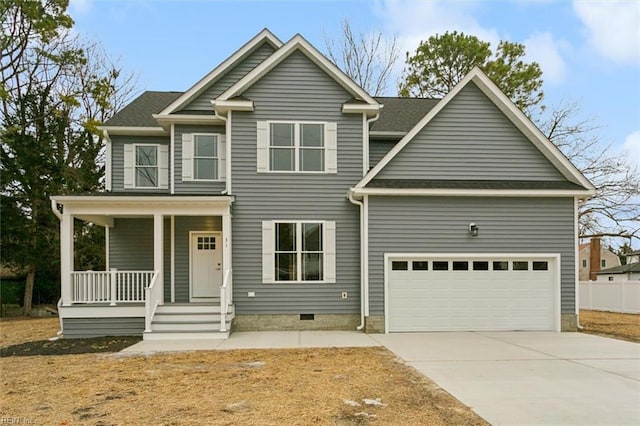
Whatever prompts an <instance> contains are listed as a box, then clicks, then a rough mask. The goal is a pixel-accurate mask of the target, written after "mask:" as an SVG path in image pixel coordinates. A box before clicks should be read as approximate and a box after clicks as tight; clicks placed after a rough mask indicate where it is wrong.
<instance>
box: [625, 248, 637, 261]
mask: <svg viewBox="0 0 640 426" xmlns="http://www.w3.org/2000/svg"><path fill="white" fill-rule="evenodd" d="M625 258H626V260H627V264H630V263H638V262H640V250H636V251H632V252H631V253H627V255H626V256H625Z"/></svg>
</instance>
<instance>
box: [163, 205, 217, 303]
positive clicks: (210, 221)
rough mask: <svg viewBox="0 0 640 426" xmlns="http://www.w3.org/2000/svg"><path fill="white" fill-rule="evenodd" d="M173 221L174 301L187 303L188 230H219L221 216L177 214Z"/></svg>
mask: <svg viewBox="0 0 640 426" xmlns="http://www.w3.org/2000/svg"><path fill="white" fill-rule="evenodd" d="M175 222H176V223H175V227H176V228H175V230H176V235H175V250H176V252H175V261H176V265H175V267H176V274H175V289H176V290H175V291H176V302H177V303H187V302H189V231H221V230H222V218H220V217H215V216H210V217H202V216H192V217H190V216H184V217H183V216H178V217H176V218H175ZM169 288H171V287H169Z"/></svg>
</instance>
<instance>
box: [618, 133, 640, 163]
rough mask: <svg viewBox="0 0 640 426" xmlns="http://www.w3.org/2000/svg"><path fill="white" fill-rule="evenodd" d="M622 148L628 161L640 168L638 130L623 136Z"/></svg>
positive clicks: (639, 138)
mask: <svg viewBox="0 0 640 426" xmlns="http://www.w3.org/2000/svg"><path fill="white" fill-rule="evenodd" d="M622 148H623V150H624V151H625V152H626V155H627V158H628V159H629V161H630V162H631V163H632V164H635V165H636V166H638V169H640V130H638V131H635V132H633V133H631V134H629V135H628V136H627V137H626V138H625V140H624V145H623V146H622Z"/></svg>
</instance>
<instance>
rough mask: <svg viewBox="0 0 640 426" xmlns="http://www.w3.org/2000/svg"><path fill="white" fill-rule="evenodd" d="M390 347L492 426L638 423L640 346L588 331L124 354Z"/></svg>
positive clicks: (269, 339) (277, 338)
mask: <svg viewBox="0 0 640 426" xmlns="http://www.w3.org/2000/svg"><path fill="white" fill-rule="evenodd" d="M381 345H383V346H385V347H386V348H387V349H389V350H390V351H392V352H394V353H395V354H396V355H397V356H398V357H400V358H401V359H402V360H404V361H405V362H406V363H407V364H408V365H411V366H413V367H415V368H416V369H417V370H418V371H420V372H422V373H423V374H425V375H426V376H427V377H429V378H430V379H431V380H433V381H434V382H436V383H437V384H438V385H439V386H440V387H442V388H443V389H445V390H446V391H448V392H449V393H451V394H452V395H453V396H454V397H456V398H457V399H459V400H460V401H461V402H462V403H464V404H466V405H468V406H469V407H471V408H472V409H473V410H474V411H475V412H476V413H478V414H479V415H480V416H482V417H483V418H484V419H486V420H487V421H488V422H490V423H492V424H496V425H498V424H500V425H515V424H518V425H522V424H535V425H541V424H547V425H589V424H599V425H609V424H610V425H614V424H615V425H640V345H638V344H636V343H630V342H624V341H621V340H615V339H608V338H604V337H598V336H593V335H588V334H582V333H553V332H539V333H538V332H494V333H488V332H487V333H398V334H369V335H367V334H363V333H358V332H351V331H282V332H246V333H233V334H232V335H231V336H230V338H229V339H228V340H212V341H202V340H173V341H143V342H140V343H138V344H136V345H133V346H131V347H129V348H127V349H125V350H124V351H123V352H128V353H154V352H166V351H191V350H229V349H278V348H281V349H284V348H315V347H356V346H359V347H364V346H381Z"/></svg>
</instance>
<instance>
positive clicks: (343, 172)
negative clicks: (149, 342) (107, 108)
mask: <svg viewBox="0 0 640 426" xmlns="http://www.w3.org/2000/svg"><path fill="white" fill-rule="evenodd" d="M103 131H104V135H105V139H106V141H107V147H106V152H107V156H106V157H107V158H106V187H107V191H106V192H104V193H100V194H93V195H71V196H56V197H53V198H52V208H53V209H54V212H55V214H56V215H57V216H58V217H59V219H60V223H61V227H60V229H61V231H60V232H61V235H60V237H61V269H62V297H61V300H60V303H59V313H60V318H61V327H62V333H63V334H64V336H67V337H79V336H96V335H121V334H144V338H145V339H163V338H225V337H226V336H228V334H229V332H230V331H231V330H292V329H359V330H365V331H367V332H402V331H438V330H558V331H560V330H572V329H575V327H576V324H577V312H578V311H577V305H576V301H577V297H576V292H577V285H576V284H577V265H576V258H577V248H578V246H577V241H578V239H577V210H578V203H579V202H580V201H581V200H583V199H585V198H588V197H589V196H590V195H592V194H593V192H594V188H593V186H592V185H591V183H590V182H589V181H588V180H587V179H586V178H585V177H584V176H583V175H582V174H581V173H580V172H579V171H578V170H577V169H576V168H575V167H574V166H573V165H572V164H571V162H570V161H568V160H567V158H565V157H564V156H563V155H562V154H561V153H560V151H559V150H558V149H557V148H556V147H555V146H554V145H553V144H552V143H550V142H549V140H547V139H546V138H545V137H544V135H543V134H542V133H541V132H540V131H539V130H538V129H537V128H536V127H535V126H534V125H533V124H532V123H531V122H530V121H529V120H528V119H527V118H526V117H525V115H524V114H523V113H522V112H521V111H519V110H518V109H517V108H516V107H515V106H514V104H513V103H512V102H511V101H510V100H509V99H508V98H507V97H506V96H505V95H504V94H503V93H502V92H501V91H500V90H499V89H498V88H497V87H496V86H495V85H494V84H493V83H492V82H491V81H490V80H489V79H488V78H487V77H486V75H484V74H483V73H482V72H481V71H480V70H478V69H475V70H473V71H472V72H471V73H470V74H469V75H468V76H467V77H466V78H464V80H462V81H461V82H460V83H459V84H458V85H457V86H456V87H454V88H453V89H452V90H451V92H450V93H449V94H448V95H447V96H445V97H444V98H443V99H403V98H374V97H372V96H370V95H369V94H368V93H366V92H365V91H364V90H363V89H362V88H360V87H359V86H358V85H356V84H355V83H354V82H353V81H352V80H351V79H350V78H349V77H347V76H346V75H345V74H344V73H343V72H342V71H341V70H340V69H339V68H338V67H337V66H336V65H335V64H333V63H331V62H330V61H329V60H328V59H327V58H326V57H324V56H323V55H322V54H321V53H320V52H319V51H318V50H317V49H315V48H314V47H313V46H312V45H310V44H309V43H308V42H307V41H306V40H305V39H304V38H302V37H301V36H299V35H296V36H295V37H293V38H292V39H291V40H289V41H288V42H286V43H283V42H281V41H280V40H279V39H278V38H277V37H276V36H274V35H273V34H272V33H271V32H269V31H268V30H266V29H265V30H263V31H262V32H260V33H259V34H258V35H257V36H256V37H254V38H253V39H251V40H250V41H249V42H248V43H246V44H245V45H244V46H242V47H241V48H240V49H239V50H238V51H236V52H235V53H234V54H233V55H231V56H230V57H229V58H228V59H227V60H225V61H224V62H223V63H222V64H220V65H219V66H218V67H216V68H215V69H213V70H212V71H211V72H210V73H209V74H207V75H206V76H204V77H203V78H202V79H201V80H200V81H198V82H197V83H195V84H194V85H193V86H192V87H191V88H190V89H189V90H187V91H186V92H184V93H182V92H145V93H143V94H142V95H141V96H140V97H138V98H137V99H135V100H134V101H133V102H131V104H129V105H128V106H126V107H125V108H123V109H122V110H121V111H120V112H118V113H117V114H116V115H115V116H114V117H113V118H111V119H110V120H108V121H107V122H106V123H105V124H104V126H103ZM74 219H79V220H83V221H88V222H92V223H94V224H97V225H100V226H104V227H105V228H106V239H107V241H106V247H107V270H106V271H76V270H75V269H74V265H73V258H74V248H73V222H74Z"/></svg>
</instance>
